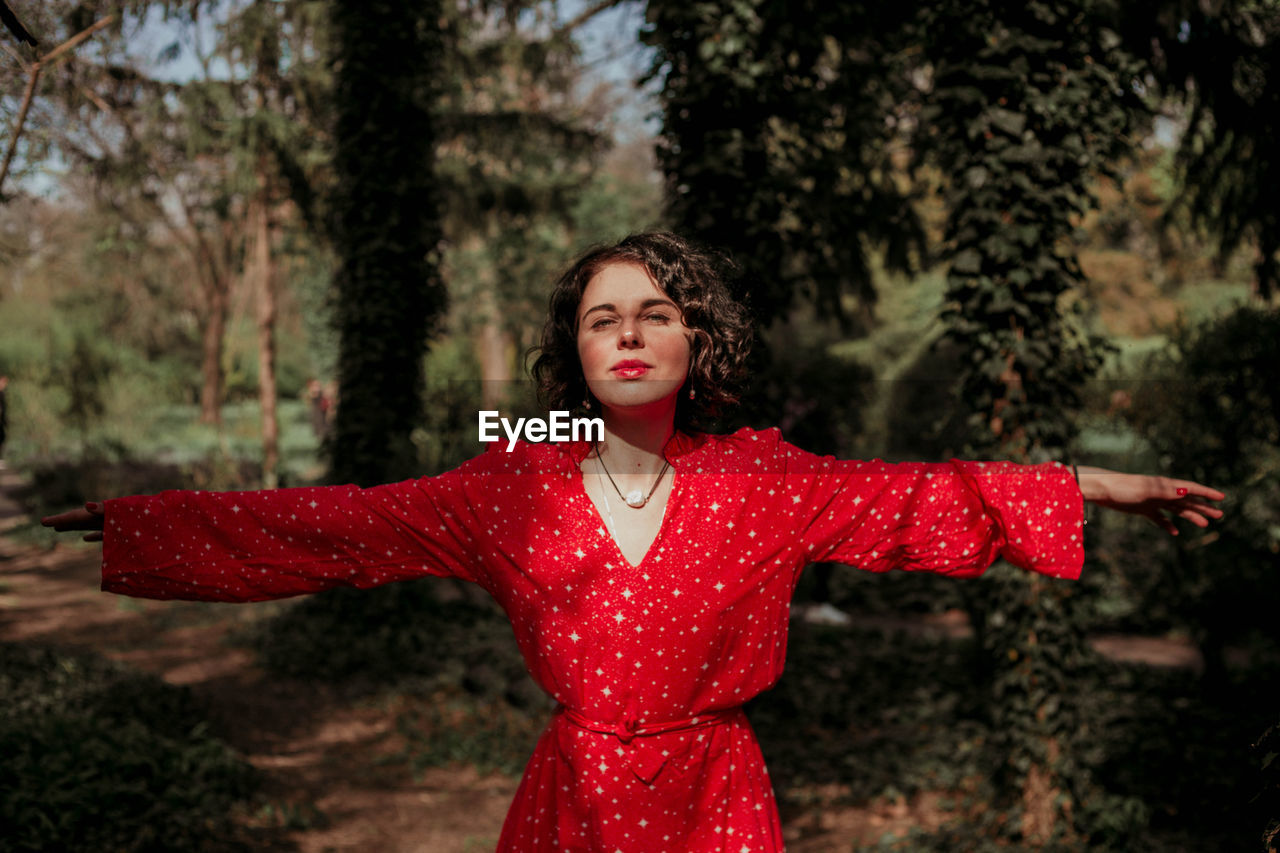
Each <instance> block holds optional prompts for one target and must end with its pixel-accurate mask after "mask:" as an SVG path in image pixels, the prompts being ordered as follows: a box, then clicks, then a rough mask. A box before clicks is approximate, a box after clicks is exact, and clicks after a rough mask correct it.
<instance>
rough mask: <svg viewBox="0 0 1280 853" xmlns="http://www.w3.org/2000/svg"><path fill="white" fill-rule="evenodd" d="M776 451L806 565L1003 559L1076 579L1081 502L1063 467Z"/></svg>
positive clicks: (925, 565)
mask: <svg viewBox="0 0 1280 853" xmlns="http://www.w3.org/2000/svg"><path fill="white" fill-rule="evenodd" d="M779 452H780V453H781V454H782V455H783V456H784V458H785V460H786V468H785V470H786V481H787V492H788V493H789V494H791V495H792V496H793V500H795V504H796V509H797V511H798V515H799V518H798V521H799V522H800V525H801V531H802V532H801V536H802V542H803V546H804V549H805V552H806V553H807V555H808V556H807V559H808V561H809V562H821V561H830V562H836V563H844V564H846V565H851V566H855V567H857V568H861V569H866V570H869V571H873V572H885V571H890V570H892V569H902V570H906V571H926V572H938V573H940V574H949V575H957V576H961V577H973V576H977V575H980V574H982V573H983V572H984V571H985V570H986V569H987V568H988V567H989V566H990V565H991V564H992V563H993V562H995V560H996V558H997V557H1003V558H1005V559H1006V560H1008V561H1009V562H1010V563H1013V564H1014V565H1016V566H1019V567H1021V568H1024V569H1029V570H1031V571H1035V572H1039V573H1041V574H1045V575H1050V576H1052V577H1061V578H1072V579H1074V578H1078V577H1079V576H1080V570H1081V567H1082V566H1083V563H1084V550H1083V541H1082V536H1081V525H1082V522H1083V512H1084V509H1083V498H1082V496H1081V494H1080V489H1079V487H1078V486H1077V484H1076V482H1075V478H1074V477H1073V476H1072V474H1071V471H1070V469H1068V468H1067V467H1066V466H1063V465H1060V464H1058V463H1056V462H1050V463H1045V464H1042V465H1018V464H1015V463H1012V462H966V461H961V460H955V459H953V460H952V461H951V462H948V463H937V464H927V463H898V464H891V463H886V462H882V461H879V460H873V461H869V462H861V461H839V460H836V459H834V458H832V457H829V456H826V457H822V456H815V455H814V454H811V453H806V452H805V451H803V450H800V449H798V448H796V447H794V446H792V445H789V444H787V443H786V442H781V446H780V448H779ZM796 498H798V500H796Z"/></svg>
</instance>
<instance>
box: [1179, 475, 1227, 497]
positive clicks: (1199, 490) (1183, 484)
mask: <svg viewBox="0 0 1280 853" xmlns="http://www.w3.org/2000/svg"><path fill="white" fill-rule="evenodd" d="M1167 483H1168V486H1169V488H1170V489H1172V490H1173V493H1174V495H1175V496H1176V497H1180V498H1184V497H1199V498H1208V499H1209V500H1211V501H1220V500H1222V499H1223V498H1225V497H1226V495H1225V494H1223V493H1222V492H1220V491H1218V490H1217V489H1211V488H1209V487H1208V486H1206V485H1203V484H1201V483H1197V482H1195V481H1193V480H1169V481H1167ZM1180 489H1185V490H1186V491H1182V492H1180V491H1179V490H1180Z"/></svg>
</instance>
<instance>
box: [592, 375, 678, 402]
mask: <svg viewBox="0 0 1280 853" xmlns="http://www.w3.org/2000/svg"><path fill="white" fill-rule="evenodd" d="M683 384H684V380H683V379H681V380H652V381H649V382H628V383H620V382H618V381H616V380H612V381H610V382H609V383H608V385H607V386H606V387H604V388H602V389H601V390H602V391H603V392H604V393H603V394H600V393H596V391H595V389H594V388H593V389H592V393H593V394H595V397H596V399H598V400H599V401H600V403H601V405H604V406H608V407H609V408H613V409H637V408H643V407H646V406H654V405H658V404H661V403H665V402H668V401H670V402H671V403H674V402H675V397H676V395H677V394H678V393H679V392H680V386H681V385H683Z"/></svg>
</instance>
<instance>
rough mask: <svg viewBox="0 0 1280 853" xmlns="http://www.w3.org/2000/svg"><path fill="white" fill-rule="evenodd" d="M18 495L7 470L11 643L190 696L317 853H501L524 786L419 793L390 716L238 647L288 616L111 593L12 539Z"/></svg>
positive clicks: (95, 561)
mask: <svg viewBox="0 0 1280 853" xmlns="http://www.w3.org/2000/svg"><path fill="white" fill-rule="evenodd" d="M18 485H19V481H18V478H17V477H16V475H15V474H14V473H13V472H12V471H5V470H0V641H5V642H13V641H29V642H35V643H41V644H50V645H56V646H60V647H62V648H66V649H72V650H85V651H94V652H98V653H100V654H103V655H106V656H107V657H110V658H112V659H114V660H118V661H124V662H126V663H128V664H130V665H132V666H136V667H137V668H139V669H141V670H144V671H146V672H149V673H153V674H155V675H158V676H160V677H162V678H164V679H165V680H166V681H168V682H170V683H173V684H182V685H187V686H189V687H190V688H191V689H192V690H193V691H194V692H195V693H196V695H197V696H198V697H200V698H201V699H202V700H203V701H204V703H205V704H206V706H207V710H208V713H209V716H210V718H211V719H212V720H213V721H214V724H215V726H216V728H217V730H218V731H219V733H220V735H221V736H223V737H224V738H226V739H227V740H228V741H229V742H230V743H231V744H232V745H233V746H234V747H235V748H236V749H238V750H239V751H240V752H241V753H243V754H244V755H245V756H246V757H247V758H248V760H249V761H251V762H252V763H253V764H254V765H255V766H256V767H258V768H260V769H261V770H262V771H263V773H264V776H265V778H266V795H267V797H268V798H269V800H270V801H271V802H272V803H273V804H274V809H275V810H276V812H277V814H278V815H281V816H284V818H291V819H292V820H293V821H295V822H296V823H301V824H307V823H311V824H313V825H312V826H309V827H305V828H302V829H299V830H298V831H295V832H292V833H290V834H289V840H290V841H292V842H293V843H295V844H296V845H297V849H298V850H300V851H303V853H322V851H387V853H410V851H412V852H413V853H437V851H438V853H464V851H465V853H477V852H478V851H484V850H492V849H493V847H494V844H495V843H496V841H497V837H498V832H499V830H500V829H501V826H502V818H503V816H504V814H505V813H506V808H507V804H508V803H509V802H510V800H511V797H512V796H513V795H514V793H515V788H516V780H514V779H511V778H508V777H505V776H481V775H479V774H477V773H475V772H474V771H472V770H470V769H469V768H465V767H461V768H449V769H433V770H428V771H426V772H425V773H424V774H423V775H422V776H420V777H419V778H417V779H415V778H413V776H412V775H411V774H410V773H409V771H408V770H407V769H405V768H404V766H403V765H402V764H398V763H394V762H393V763H387V762H385V761H380V760H379V759H383V758H385V757H386V756H388V755H389V754H392V753H394V752H395V751H397V749H398V748H399V747H400V745H401V744H400V742H399V741H398V739H397V737H396V735H395V733H394V732H393V731H392V729H391V725H392V715H390V714H388V713H387V712H386V710H385V709H381V708H378V707H376V706H374V705H373V704H372V703H370V702H368V701H363V702H362V701H357V700H350V699H346V698H344V697H342V696H340V695H338V694H337V693H336V692H335V691H333V690H330V689H327V688H326V687H325V686H324V685H316V684H314V683H310V682H299V681H293V680H290V679H282V678H279V677H276V676H273V675H269V674H267V673H265V672H264V671H262V670H261V669H259V668H258V667H257V666H256V665H255V662H254V658H253V655H252V654H251V653H250V652H248V651H247V650H245V649H242V648H236V647H234V646H231V645H228V644H226V643H225V642H224V640H225V638H226V636H227V634H228V633H229V632H230V631H232V630H234V629H238V628H242V627H243V626H244V625H245V624H246V623H247V622H250V621H254V620H256V619H261V618H264V617H265V616H267V615H269V612H268V611H269V610H270V608H271V607H272V606H274V605H266V606H255V607H244V606H235V605H215V604H193V603H188V602H158V601H144V600H138V599H126V598H121V597H119V596H115V595H110V594H108V593H104V592H101V591H100V590H99V588H98V584H99V578H98V567H99V559H100V551H99V549H98V548H97V547H92V546H79V545H75V544H66V545H59V546H58V547H56V548H54V549H53V550H45V549H43V548H40V547H37V546H31V545H20V544H17V543H15V542H14V541H13V539H11V538H9V537H7V536H5V535H4V534H5V532H6V531H8V530H10V529H12V527H13V526H14V525H15V524H16V523H18V522H20V521H22V517H21V511H20V509H19V508H18V507H17V505H16V504H15V503H14V502H13V501H12V499H11V498H10V497H9V493H10V492H11V491H12V490H13V489H14V488H15V487H16V486H18ZM317 813H318V814H319V815H322V816H323V817H322V818H319V819H318V818H316V817H315V815H316V814H317ZM262 819H263V820H270V819H271V818H270V817H268V816H263V818H262Z"/></svg>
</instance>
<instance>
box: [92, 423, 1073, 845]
mask: <svg viewBox="0 0 1280 853" xmlns="http://www.w3.org/2000/svg"><path fill="white" fill-rule="evenodd" d="M588 449H589V446H588V445H587V444H586V443H585V442H580V443H569V444H559V445H556V444H519V445H517V446H516V447H515V449H514V450H513V451H512V452H506V451H505V444H500V445H494V446H493V449H491V450H490V451H489V452H487V453H484V454H482V455H480V456H478V457H476V458H475V459H472V460H470V461H469V462H467V463H465V464H464V465H462V466H461V467H459V468H457V469H455V470H453V471H451V472H449V473H446V474H442V475H439V476H435V477H424V478H422V479H419V480H410V481H406V482H403V483H395V484H391V485H385V486H377V487H374V488H369V489H359V488H357V487H355V486H336V487H323V488H304V489H281V490H276V491H257V492H222V493H216V492H177V491H172V492H163V493H161V494H159V495H155V496H150V497H129V498H118V499H115V500H111V501H108V502H107V504H106V532H105V539H104V550H103V566H102V570H103V581H102V583H103V588H104V589H106V590H109V591H112V592H118V593H123V594H126V595H134V596H145V597H151V598H182V599H199V600H206V601H207V600H216V601H259V600H264V599H270V598H281V597H285V596H291V595H299V594H303V593H309V592H316V591H319V590H323V589H327V588H330V587H334V586H356V587H371V586H376V585H378V584H384V583H389V582H392V581H398V580H404V579H408V578H417V577H422V576H424V575H438V576H447V577H454V578H461V579H464V580H467V581H471V582H474V583H477V584H480V585H481V586H482V587H484V588H485V589H486V590H488V591H489V592H490V593H491V594H492V595H493V597H494V598H495V599H496V600H497V601H498V603H499V604H500V605H501V606H502V607H503V608H504V610H505V611H506V613H507V615H508V616H509V617H510V619H511V624H512V626H513V628H514V630H515V637H516V641H517V643H518V645H519V647H520V651H521V653H522V654H523V655H524V659H525V662H526V664H527V666H528V668H529V672H530V673H531V674H532V675H533V678H534V679H535V680H536V681H537V683H538V684H539V685H541V687H542V688H543V689H544V690H546V691H547V692H548V693H549V694H550V695H551V696H553V697H555V699H556V700H557V701H558V702H559V706H558V709H557V710H556V712H555V713H554V714H553V715H552V719H551V722H550V724H549V725H548V727H547V729H546V730H545V732H544V733H543V735H542V737H541V739H540V740H539V742H538V744H537V747H536V749H535V751H534V754H533V757H532V759H531V760H530V761H529V765H528V767H527V769H526V771H525V774H524V778H523V780H522V782H521V785H520V788H519V791H518V793H517V794H516V798H515V802H514V803H513V805H512V807H511V810H510V812H509V813H508V815H507V819H506V822H505V824H504V826H503V830H502V836H501V840H500V842H499V850H500V851H512V853H515V851H518V853H542V851H557V853H567V851H582V852H583V853H585V852H586V851H606V853H614V851H623V853H660V851H671V853H709V852H710V851H732V853H758V852H759V851H778V850H782V849H783V841H782V832H781V828H780V825H779V821H778V813H777V809H776V807H775V804H774V800H773V793H772V789H771V786H770V782H769V776H768V773H767V771H766V770H765V766H764V761H763V759H762V757H761V754H760V750H759V748H758V747H757V745H756V741H755V737H754V735H753V734H752V731H751V728H750V726H749V725H748V723H747V720H746V717H745V716H744V715H743V713H742V710H741V705H742V703H743V702H746V701H747V700H748V699H750V698H752V697H753V696H755V695H756V694H758V693H760V692H761V691H763V690H766V689H768V688H769V687H770V686H772V685H773V684H774V682H776V681H777V680H778V678H779V676H780V675H781V674H782V667H783V660H784V657H785V653H786V640H787V621H788V609H789V606H790V600H791V596H792V592H793V590H794V588H795V584H796V580H797V578H798V576H799V573H800V571H801V569H802V568H803V567H804V566H805V565H807V564H809V563H812V562H818V561H828V562H836V563H844V564H847V565H850V566H854V567H857V568H861V569H866V570H870V571H876V572H883V571H888V570H891V569H906V570H913V571H928V572H938V573H942V574H950V575H956V576H960V577H968V576H975V575H978V574H981V573H982V572H983V571H984V570H985V569H986V568H987V567H988V566H989V565H991V563H992V562H994V561H995V560H996V558H997V557H1004V558H1006V559H1008V560H1009V561H1010V562H1012V563H1014V564H1016V565H1019V566H1022V567H1024V568H1027V569H1030V570H1033V571H1036V572H1040V573H1043V574H1047V575H1051V576H1054V577H1063V578H1075V577H1078V576H1079V573H1080V569H1081V564H1082V561H1083V551H1082V543H1081V523H1082V511H1083V509H1082V507H1083V505H1082V499H1081V494H1080V490H1079V488H1078V487H1077V485H1076V483H1075V480H1074V478H1073V477H1072V475H1071V472H1070V470H1069V469H1067V468H1066V467H1064V466H1062V465H1059V464H1057V463H1048V464H1044V465H1038V466H1019V465H1014V464H1011V463H992V462H988V463H982V462H963V461H956V460H953V461H952V462H950V463H941V464H922V463H907V464H888V463H884V462H880V461H870V462H859V461H837V460H835V459H833V458H831V457H819V456H815V455H812V454H809V453H806V452H804V451H802V450H799V449H798V448H796V447H794V446H792V445H790V444H788V443H787V442H785V441H784V440H782V438H781V435H780V433H779V432H778V431H777V430H776V429H773V430H766V431H761V432H757V431H753V430H749V429H744V430H741V431H739V432H737V433H734V434H732V435H723V436H713V435H694V436H689V435H685V434H683V433H676V434H675V435H674V436H673V438H672V439H671V441H670V442H669V443H668V444H667V447H666V450H665V453H666V456H667V458H668V459H669V460H670V461H671V464H672V467H673V469H674V472H675V473H674V478H675V479H674V483H673V486H672V492H671V496H670V498H669V500H668V503H667V506H666V509H665V514H664V517H663V520H662V525H661V527H660V529H659V531H658V534H657V538H656V539H655V540H654V542H653V544H652V545H651V546H650V548H649V550H648V553H646V554H645V556H644V558H643V559H642V560H641V561H640V563H639V564H638V565H632V564H630V563H629V562H628V561H627V559H626V558H625V557H624V556H623V555H622V553H621V551H620V550H619V548H618V546H617V544H616V543H615V541H614V540H613V538H612V537H611V536H610V535H609V533H608V531H607V529H606V526H605V524H604V522H603V521H602V519H601V518H600V515H599V513H598V512H597V510H596V508H595V506H594V505H593V504H592V502H591V500H590V498H588V497H587V494H586V492H585V491H584V489H583V485H582V476H581V472H580V468H579V465H580V464H581V462H582V460H583V459H584V458H585V457H586V455H587V451H588Z"/></svg>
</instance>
